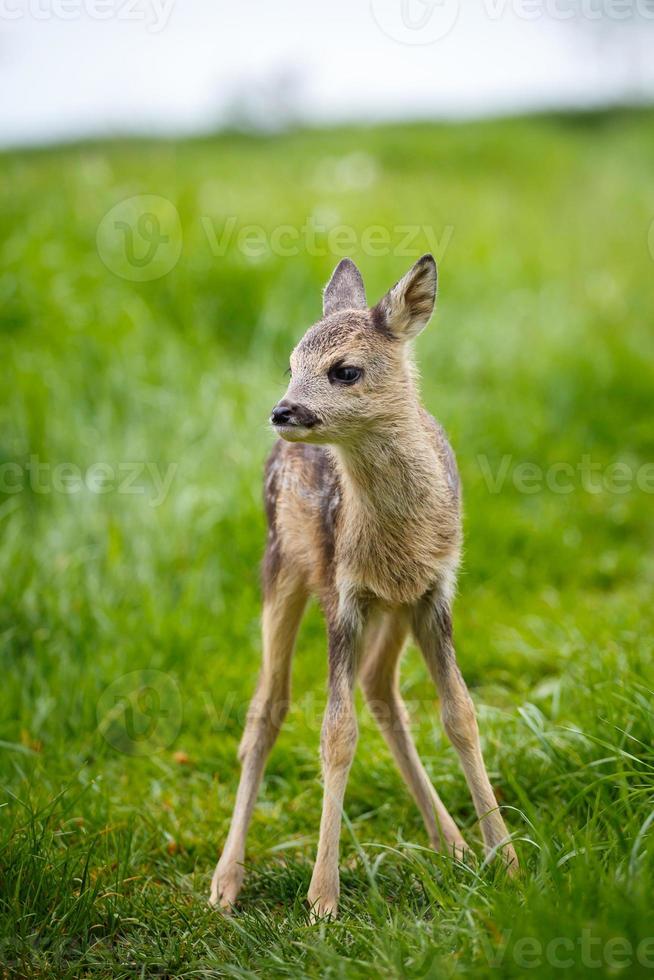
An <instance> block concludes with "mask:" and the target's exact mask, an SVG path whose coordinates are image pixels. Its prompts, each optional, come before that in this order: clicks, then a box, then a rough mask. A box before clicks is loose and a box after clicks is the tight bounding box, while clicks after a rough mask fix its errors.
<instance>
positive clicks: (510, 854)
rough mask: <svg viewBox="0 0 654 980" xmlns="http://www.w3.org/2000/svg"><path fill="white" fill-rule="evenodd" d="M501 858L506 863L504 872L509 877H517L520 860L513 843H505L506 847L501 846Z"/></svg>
mask: <svg viewBox="0 0 654 980" xmlns="http://www.w3.org/2000/svg"><path fill="white" fill-rule="evenodd" d="M502 858H503V860H504V863H505V864H506V873H507V874H508V875H509V876H510V877H511V878H515V877H517V875H519V874H520V862H519V861H518V855H517V854H516V852H515V847H514V846H513V844H507V845H506V847H503V848H502Z"/></svg>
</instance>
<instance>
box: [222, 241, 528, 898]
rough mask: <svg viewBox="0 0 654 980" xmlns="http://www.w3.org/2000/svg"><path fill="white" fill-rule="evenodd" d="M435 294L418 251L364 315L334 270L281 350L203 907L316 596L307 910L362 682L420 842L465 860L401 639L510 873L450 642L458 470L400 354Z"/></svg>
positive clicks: (232, 883)
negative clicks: (416, 719) (253, 583)
mask: <svg viewBox="0 0 654 980" xmlns="http://www.w3.org/2000/svg"><path fill="white" fill-rule="evenodd" d="M435 292H436V268H435V264H434V262H433V259H432V258H431V256H423V258H422V259H421V260H419V261H418V262H417V263H416V264H415V266H414V267H413V268H412V269H411V270H410V271H409V272H408V273H407V275H406V276H404V278H403V279H401V280H400V281H399V282H398V283H397V284H396V285H395V286H394V287H393V288H392V289H391V290H389V292H388V293H387V294H386V296H385V297H384V298H383V299H382V300H381V301H380V302H379V303H378V304H377V306H376V307H374V308H373V309H372V310H368V309H367V308H366V306H365V291H364V288H363V282H362V280H361V276H360V274H359V272H358V270H357V269H356V267H355V266H354V265H353V263H351V262H349V260H344V261H343V262H341V263H340V264H339V266H338V267H337V269H336V270H335V272H334V275H333V276H332V279H331V280H330V283H329V284H328V286H327V288H326V290H325V298H324V316H323V319H322V320H320V321H319V322H318V323H317V324H316V325H315V326H313V327H312V328H311V329H310V330H309V331H307V333H306V334H305V336H304V337H303V338H302V340H301V341H300V343H299V344H298V346H297V347H296V348H295V350H294V351H293V353H292V355H291V370H292V378H291V382H290V384H289V388H288V391H287V393H286V396H285V398H284V399H283V400H282V402H280V403H279V405H278V406H277V407H276V409H275V411H274V412H273V421H277V423H278V425H279V427H280V431H281V432H282V435H283V437H284V438H283V440H280V441H279V442H277V444H276V445H275V447H274V449H273V451H272V453H271V455H270V458H269V460H268V463H267V466H266V475H265V492H264V499H265V506H266V513H267V517H268V540H267V545H266V554H265V558H264V564H263V586H264V662H263V667H262V672H261V676H260V680H259V686H258V689H257V693H256V695H255V698H254V700H253V708H252V709H251V712H250V715H249V717H248V722H247V725H246V731H245V733H244V736H243V741H242V745H241V758H242V764H243V772H242V777H241V785H240V786H239V793H238V795H237V802H236V806H235V813H234V818H233V820H232V826H231V829H230V834H229V837H228V840H227V843H226V845H225V849H224V852H223V855H222V857H221V860H220V862H219V864H218V867H217V869H216V873H215V875H214V882H213V886H212V902H218V901H219V902H220V903H221V904H222V905H223V906H225V907H229V906H230V905H231V903H232V902H233V901H234V900H235V898H236V896H237V894H238V890H239V888H240V883H241V880H242V862H243V858H244V846H245V833H246V830H247V825H248V822H249V819H250V815H251V812H252V807H253V805H254V799H255V796H256V791H257V788H258V784H259V780H260V778H261V774H262V772H263V767H264V765H265V759H266V757H267V754H268V751H269V749H270V747H271V746H272V744H273V741H274V738H275V736H276V733H277V731H278V729H279V725H280V724H281V717H282V716H283V714H284V713H285V710H286V707H287V699H288V696H289V671H290V660H291V656H292V650H293V644H294V640H295V634H296V631H297V627H298V625H299V621H300V617H301V614H302V610H303V608H304V603H305V602H306V598H307V595H308V594H310V593H313V594H315V595H316V596H317V597H318V598H319V600H320V602H321V604H322V606H323V609H324V612H325V618H326V622H327V632H328V640H329V702H328V706H327V710H326V713H325V719H324V723H323V731H322V742H321V745H322V758H323V774H324V781H325V792H324V801H323V815H322V820H321V827H320V841H319V846H318V855H317V858H316V865H315V868H314V874H313V878H312V882H311V887H310V889H309V901H310V903H311V905H312V910H313V914H315V915H327V914H332V915H333V914H335V912H336V907H337V902H338V839H339V833H340V821H341V811H342V804H343V796H344V792H345V785H346V781H347V775H348V771H349V768H350V764H351V761H352V757H353V754H354V749H355V746H356V740H357V724H356V716H355V712H354V704H353V688H354V684H355V680H356V676H357V672H358V671H359V670H360V673H361V679H362V685H363V688H364V692H365V694H366V697H367V699H368V702H369V704H370V707H371V710H372V712H373V714H374V716H375V717H376V718H377V720H378V722H379V723H380V727H381V728H382V731H383V733H384V737H385V738H386V740H387V742H388V745H389V747H390V749H391V751H392V753H393V755H394V757H395V759H396V761H397V763H398V765H399V767H400V770H401V772H402V774H403V775H404V777H405V779H406V782H407V785H408V786H409V789H410V790H411V792H412V794H413V796H414V798H415V799H416V802H417V804H418V806H419V807H420V810H421V812H422V814H423V817H424V820H425V825H426V828H427V831H428V834H429V837H430V840H431V841H432V843H433V845H434V846H438V847H445V848H447V849H448V850H449V851H450V852H451V853H454V854H456V855H461V853H462V852H463V849H464V846H465V845H464V842H463V839H462V837H461V835H460V833H459V831H458V830H457V828H456V826H455V824H454V821H453V820H452V818H451V817H450V815H449V814H448V812H447V810H446V809H445V807H444V806H443V804H442V802H441V800H440V798H439V796H438V794H437V793H436V791H435V790H434V788H433V787H432V785H431V783H430V782H429V779H428V777H427V775H426V773H425V770H424V768H423V767H422V764H421V763H420V760H419V758H418V756H417V753H416V750H415V746H414V745H413V742H412V740H411V736H410V734H409V730H408V725H407V719H406V711H405V709H404V706H403V703H402V700H401V697H400V695H399V689H398V683H397V666H398V663H399V659H400V655H401V652H402V648H403V645H404V641H405V638H406V635H407V633H408V631H409V629H411V630H412V631H413V633H414V636H415V638H416V640H417V642H418V644H419V645H420V647H421V650H422V652H423V654H424V656H425V660H426V662H427V665H428V667H429V670H430V672H431V674H432V676H433V678H434V681H435V683H436V685H437V687H438V690H439V693H440V696H441V699H442V714H443V722H444V726H445V729H446V731H447V733H448V735H449V736H450V738H451V740H452V743H453V745H454V746H455V748H456V750H457V752H458V753H459V756H460V758H461V762H462V765H463V768H464V772H465V774H466V777H467V779H468V783H469V785H470V789H471V792H472V795H473V800H474V803H475V807H476V810H477V814H478V817H479V820H480V823H481V829H482V833H483V836H484V842H485V845H486V849H487V852H488V853H489V854H492V853H493V852H494V851H495V850H498V849H500V848H503V853H504V857H505V859H506V862H507V864H508V865H509V866H510V867H511V868H513V869H514V868H516V867H517V859H516V856H515V852H514V850H513V847H512V845H511V843H510V841H509V840H508V835H507V832H506V827H505V826H504V822H503V820H502V817H501V815H500V813H499V809H498V806H497V802H496V800H495V797H494V794H493V790H492V788H491V786H490V782H489V780H488V776H487V774H486V770H485V766H484V763H483V758H482V755H481V749H480V746H479V734H478V730H477V723H476V719H475V713H474V708H473V705H472V701H471V699H470V696H469V694H468V692H467V689H466V687H465V684H464V681H463V678H462V677H461V673H460V671H459V669H458V666H457V664H456V657H455V654H454V648H453V645H452V624H451V603H452V598H453V594H454V588H455V578H456V569H457V565H458V562H459V555H460V548H461V514H460V493H459V479H458V474H457V469H456V462H455V459H454V454H453V452H452V449H451V448H450V445H449V443H448V441H447V439H446V437H445V434H444V432H443V430H442V429H441V427H440V426H439V425H438V423H437V422H436V421H435V420H434V419H433V418H431V416H430V415H428V414H427V412H425V410H424V409H423V408H422V407H421V405H420V401H419V396H418V390H417V384H416V378H415V370H414V367H413V362H412V359H411V354H410V349H409V346H408V343H407V342H408V341H410V340H411V339H412V338H413V337H414V336H415V335H416V334H417V333H418V332H419V331H420V330H421V329H422V328H423V327H424V326H425V324H426V323H427V321H428V320H429V317H430V316H431V312H432V309H433V305H434V299H435ZM344 365H346V366H348V367H350V368H354V369H356V371H357V372H359V374H358V375H357V377H356V378H355V380H354V381H352V380H348V381H347V383H346V382H342V381H341V380H340V375H339V374H338V370H339V368H342V367H343V366H344ZM335 372H336V373H335ZM282 702H283V704H282ZM280 704H281V706H282V710H281V711H280V710H279V709H280ZM384 718H388V719H389V725H387V726H385V725H384V724H383V721H384Z"/></svg>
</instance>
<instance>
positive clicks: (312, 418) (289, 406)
mask: <svg viewBox="0 0 654 980" xmlns="http://www.w3.org/2000/svg"><path fill="white" fill-rule="evenodd" d="M270 421H271V422H272V424H273V425H297V426H301V427H303V428H305V429H311V428H312V427H313V426H314V425H315V424H316V422H317V421H318V416H317V415H314V413H313V412H312V411H310V409H308V408H305V406H304V405H297V404H296V403H295V402H287V401H285V400H283V401H281V402H278V404H277V405H275V407H274V408H273V410H272V412H271V413H270Z"/></svg>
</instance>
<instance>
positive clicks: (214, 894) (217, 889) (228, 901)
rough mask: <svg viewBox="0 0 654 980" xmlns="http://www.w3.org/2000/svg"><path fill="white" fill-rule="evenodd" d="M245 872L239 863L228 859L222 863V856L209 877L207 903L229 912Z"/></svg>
mask: <svg viewBox="0 0 654 980" xmlns="http://www.w3.org/2000/svg"><path fill="white" fill-rule="evenodd" d="M244 874H245V872H244V870H243V866H242V865H241V864H237V862H236V861H229V862H225V863H224V864H223V860H222V858H221V859H220V861H219V862H218V864H217V865H216V870H215V871H214V873H213V878H212V879H211V894H210V895H209V905H212V906H213V907H214V908H221V909H223V911H225V912H229V911H230V910H231V908H232V906H233V905H234V903H235V901H236V899H237V898H238V894H239V892H240V890H241V885H242V884H243V876H244Z"/></svg>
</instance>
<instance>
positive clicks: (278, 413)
mask: <svg viewBox="0 0 654 980" xmlns="http://www.w3.org/2000/svg"><path fill="white" fill-rule="evenodd" d="M292 415H293V410H292V408H291V406H290V405H285V404H284V402H280V403H279V405H275V407H274V408H273V410H272V412H271V415H270V421H271V422H272V424H273V425H288V423H289V422H290V421H291V416H292Z"/></svg>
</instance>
